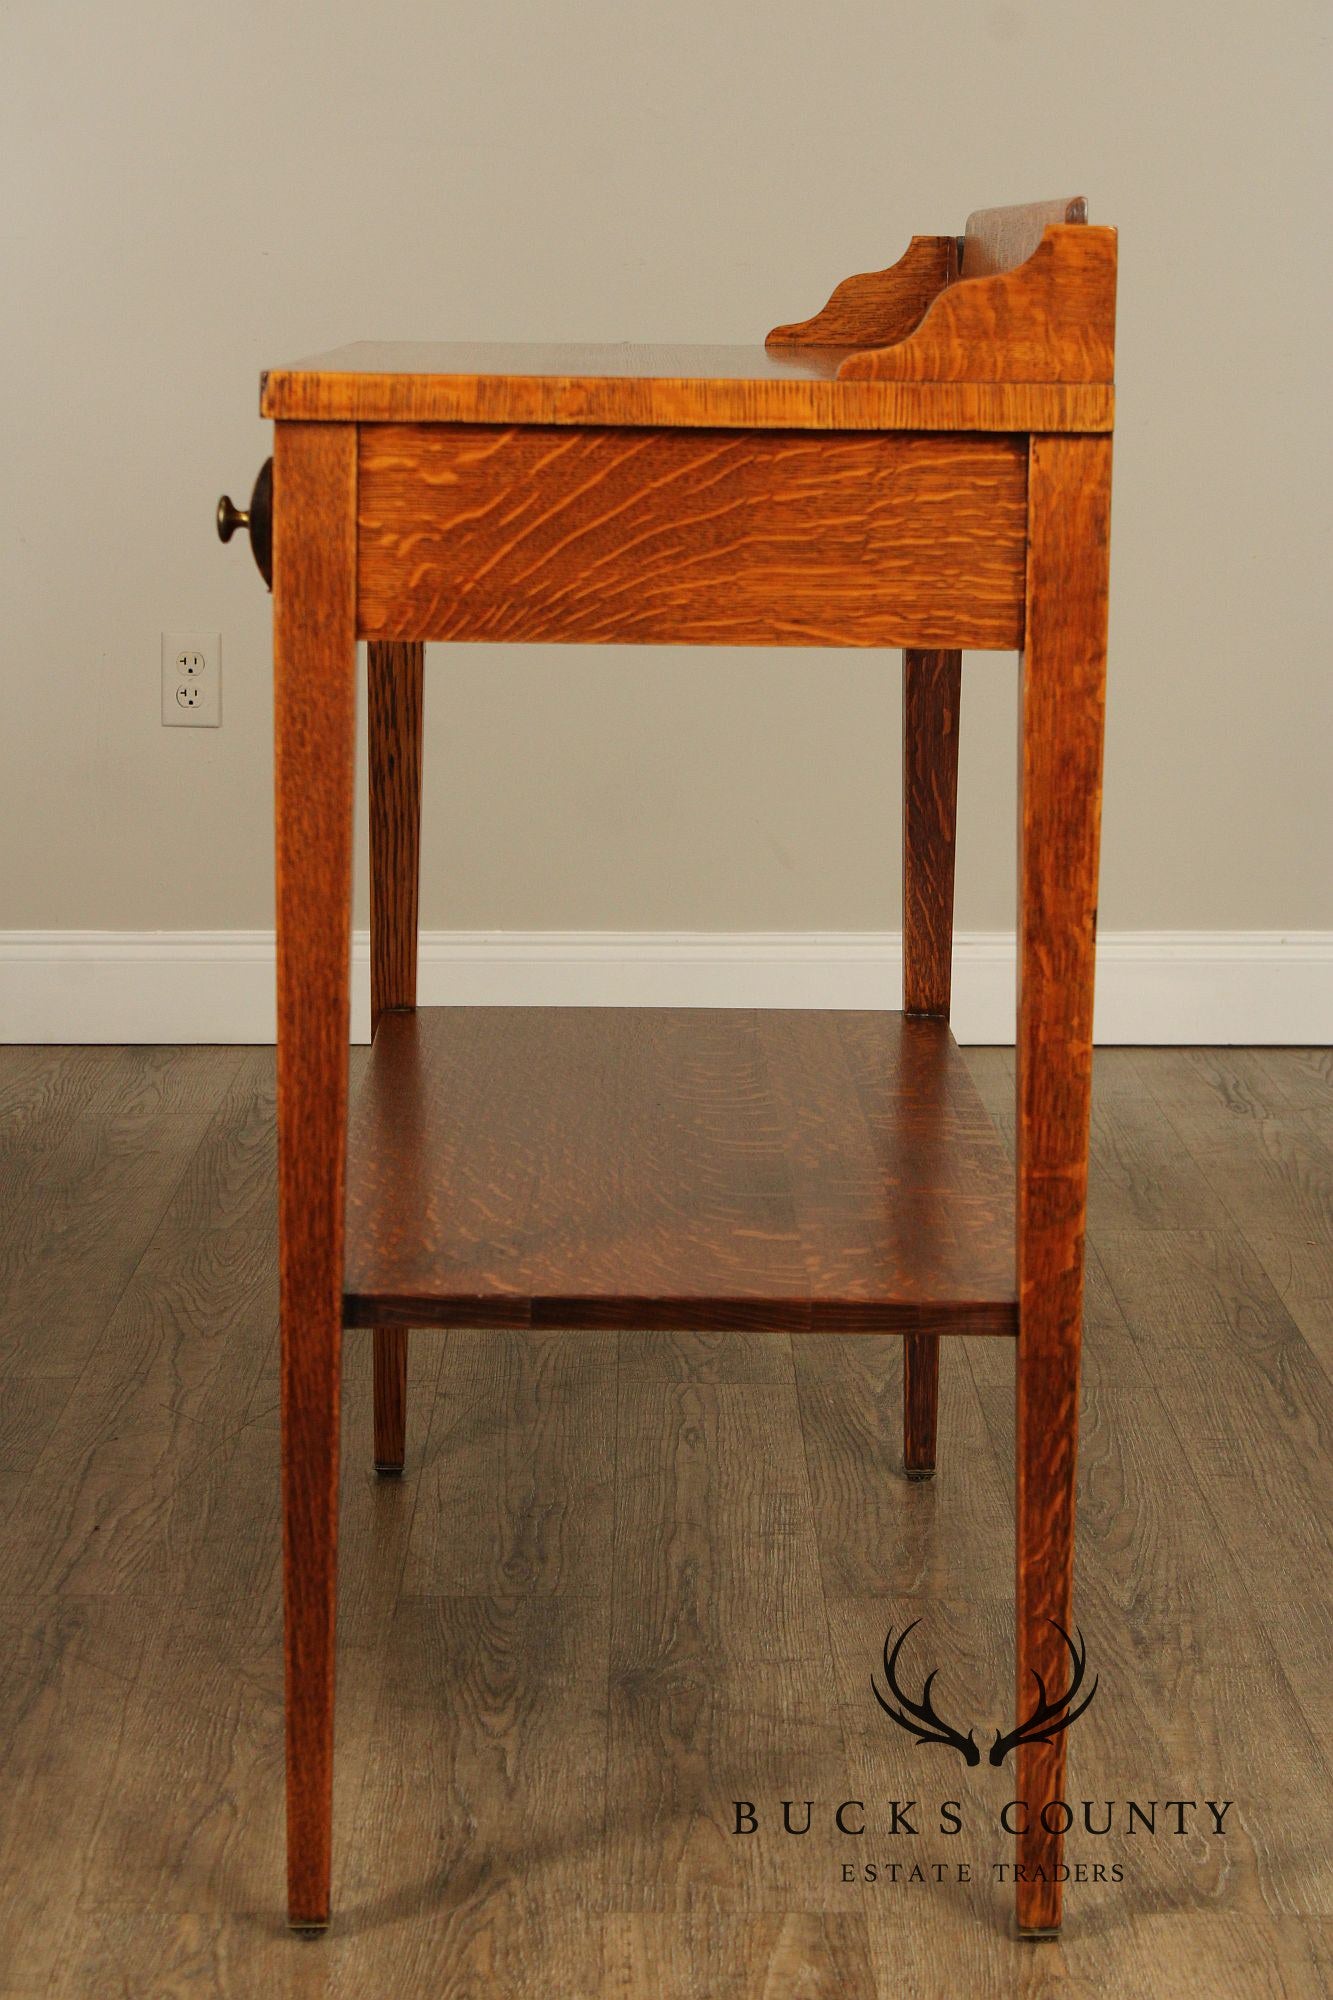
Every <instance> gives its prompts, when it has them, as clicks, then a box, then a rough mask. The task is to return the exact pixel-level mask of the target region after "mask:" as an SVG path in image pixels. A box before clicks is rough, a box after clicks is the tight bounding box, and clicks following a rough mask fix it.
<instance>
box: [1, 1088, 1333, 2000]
mask: <svg viewBox="0 0 1333 2000" xmlns="http://www.w3.org/2000/svg"><path fill="white" fill-rule="evenodd" d="M353 1060H354V1062H356V1061H360V1060H362V1058H361V1057H360V1056H359V1055H354V1058H353ZM967 1061H968V1065H969V1067H970V1069H971V1071H972V1074H973V1076H974V1079H975V1080H976V1082H977V1085H978V1087H979V1089H980V1091H981V1093H982V1095H983V1097H984V1098H985V1100H986V1102H987V1103H988V1105H989V1106H990V1108H991V1111H992V1114H993V1115H994V1117H995V1119H996V1122H997V1124H998V1125H999V1126H1000V1128H1001V1131H1002V1132H1003V1133H1004V1134H1005V1136H1006V1138H1007V1137H1008V1134H1009V1130H1010V1125H1011V1119H1010V1107H1011V1100H1012V1092H1013V1068H1012V1055H1011V1053H1010V1052H1008V1051H1003V1050H970V1051H968V1053H967ZM272 1100H273V1088H272V1054H271V1051H267V1050H248V1049H231V1048H226V1049H223V1048H219V1049H206V1048H191V1049H160V1048H66V1049H61V1048H28V1049H25V1048H9V1049H4V1050H0V1188H2V1189H3V1195H2V1199H3V1226H2V1229H0V1994H3V1995H4V1996H10V1995H13V1996H27V1995H38V1994H41V1995H49V1996H52V2000H75V1996H79V2000H82V1996H89V2000H94V1997H95V2000H101V1997H102V1996H107V1995H125V1996H133V2000H139V1996H156V1995H163V1996H167V1995H170V1996H179V1997H180V2000H185V1996H191V2000H192V1997H193V1996H196V1995H198V1996H206V1995H225V1996H232V1995H235V1996H239V1997H240V2000H250V1996H265V2000H267V1996H280V1995H292V1996H307V1995H309V1996H316V1995H319V1996H323V1995H328V1996H331V2000H332V1996H340V1995H348V1996H350V1995H357V1996H371V1997H372V2000H374V1997H375V1996H386V2000H387V1996H392V2000H415V1996H418V1995H420V1996H423V1997H424V1996H429V2000H446V1996H451V1997H453V1996H456V2000H462V1997H463V1996H468V2000H473V1996H475V2000H481V1996H500V2000H522V1996H528V1995H534V1996H535V1995H540V1996H541V2000H630V1996H634V2000H640V1996H646V1997H647V2000H658V1996H661V2000H675V1996H691V1997H692V2000H693V1997H694V1996H697V2000H761V1996H762V2000H817V1997H818V2000H823V1996H830V2000H832V1996H837V2000H890V1996H893V1997H894V2000H909V1996H920V1997H921V2000H937V1996H938V2000H954V1996H960V2000H973V1997H974V1996H977V1997H979V2000H985V1996H989V1995H1010V1994H1021V1995H1032V1996H1037V1995H1048V1994H1049V1995H1053V1996H1054V1995H1058V1996H1061V2000H1083V1996H1096V2000H1144V1996H1148V1997H1149V2000H1153V1996H1158V1995H1160V1996H1163V2000H1176V1996H1182V1995H1196V1994H1197V1995H1201V1996H1205V1995H1206V1996H1209V2000H1231V1996H1234V2000H1252V1996H1288V2000H1298V1996H1299V2000H1304V1996H1307V1995H1316V1994H1320V1993H1324V1992H1326V1991H1327V1985H1326V1981H1327V1978H1328V1963H1329V1956H1330V1952H1333V1942H1331V1939H1333V1929H1331V1928H1330V1922H1329V1919H1330V1915H1331V1914H1333V1888H1331V1886H1330V1879H1329V1878H1330V1863H1331V1862H1333V1785H1331V1783H1330V1772H1329V1744H1330V1728H1329V1722H1330V1714H1329V1711H1330V1707H1331V1706H1333V1677H1331V1676H1330V1673H1329V1666H1328V1662H1329V1659H1330V1657H1333V1645H1331V1643H1330V1631H1329V1622H1330V1620H1329V1609H1330V1589H1329V1578H1330V1567H1329V1558H1328V1547H1327V1544H1328V1533H1329V1521H1330V1506H1329V1500H1330V1491H1329V1488H1330V1468H1331V1467H1333V1451H1331V1450H1330V1445H1331V1443H1333V1424H1331V1422H1330V1412H1331V1410H1333V1394H1331V1391H1330V1371H1333V1057H1331V1056H1330V1054H1329V1053H1328V1052H1326V1051H1317V1050H1295V1049H1283V1050H1272V1049H1253V1050H1246V1049H1222V1050H1210V1049H1194V1050H1184V1049H1174V1050H1142V1049H1139V1050H1128V1049H1125V1050H1118V1049H1112V1050H1103V1051H1099V1052H1098V1055H1097V1059H1096V1088H1095V1115H1094V1131H1093V1177H1092V1195H1091V1209H1090V1226H1089V1255H1088V1300H1087V1316H1086V1332H1085V1348H1084V1356H1085V1360H1084V1396H1083V1413H1082V1432H1081V1446H1080V1516H1079V1556H1078V1577H1077V1604H1078V1619H1079V1623H1080V1625H1081V1627H1082V1630H1083V1633H1084V1635H1085V1638H1086V1641H1087V1646H1088V1656H1089V1670H1090V1672H1091V1671H1093V1670H1095V1671H1096V1672H1097V1674H1098V1675H1099V1676H1100V1685H1099V1688H1098V1692H1097V1696H1096V1699H1095V1701H1094V1702H1093V1704H1092V1706H1091V1708H1090V1709H1089V1711H1088V1713H1087V1714H1086V1715H1085V1716H1084V1717H1083V1719H1082V1720H1081V1721H1079V1722H1078V1724H1077V1725H1076V1726H1075V1728H1074V1730H1073V1732H1072V1733H1071V1738H1070V1773H1069V1786H1068V1797H1069V1799H1070V1800H1071V1801H1072V1802H1073V1803H1074V1806H1075V1809H1076V1811H1078V1812H1080V1813H1081V1809H1082V1808H1081V1802H1082V1801H1083V1800H1084V1799H1088V1800H1091V1801H1093V1802H1095V1805H1094V1819H1095V1820H1098V1821H1099V1820H1100V1816H1101V1815H1102V1814H1103V1813H1104V1810H1105V1805H1104V1802H1105V1801H1108V1800H1110V1801H1112V1802H1113V1820H1114V1824H1113V1830H1112V1831H1111V1832H1110V1833H1107V1834H1091V1833H1085V1832H1082V1831H1078V1830H1076V1831H1075V1832H1074V1833H1072V1834H1071V1835H1070V1837H1069V1840H1068V1842H1067V1852H1068V1859H1069V1860H1070V1862H1071V1864H1073V1863H1079V1864H1085V1865H1086V1869H1087V1876H1088V1879H1087V1880H1085V1881H1082V1882H1075V1883H1073V1884H1071V1885H1070V1887H1069V1888H1068V1890H1067V1892H1066V1919H1065V1930H1064V1933H1063V1935H1062V1937H1061V1939H1060V1940H1059V1941H1058V1942H1056V1943H1051V1944H1045V1945H1032V1944H1027V1943H1021V1942H1019V1941H1017V1940H1016V1939H1015V1938H1014V1937H1013V1935H1012V1932H1011V1910H1012V1898H1013V1890H1012V1885H1011V1884H1010V1883H1007V1882H1004V1881H1001V1880H998V1879H997V1878H996V1864H1000V1863H1011V1862H1012V1858H1013V1843H1012V1842H1011V1841H1010V1840H1009V1839H1007V1838H1006V1837H1005V1836H1004V1835H1003V1834H1001V1833H1000V1832H999V1831H998V1829H997V1826H996V1818H997V1815H998V1813H999V1811H1000V1809H1001V1807H1002V1806H1003V1805H1004V1804H1005V1803H1006V1801H1007V1800H1008V1799H1009V1798H1010V1797H1011V1796H1012V1766H1005V1767H1004V1768H1003V1769H1001V1770H994V1769H992V1768H990V1767H989V1765H988V1764H986V1762H985V1761H984V1760H983V1763H982V1764H981V1765H980V1766H979V1767H977V1768H976V1769H969V1768H967V1767H965V1766H964V1765H963V1764H962V1762H961V1760H960V1759H958V1758H957V1757H956V1756H954V1755H953V1754H952V1752H949V1751H947V1750H944V1749H941V1748H931V1747H918V1746H917V1745H915V1744H914V1743H913V1742H912V1741H911V1739H910V1738H908V1737H907V1736H906V1735H905V1734H903V1733H902V1732H901V1731H900V1730H898V1729H896V1728H895V1727H894V1726H893V1725H892V1724H891V1723H890V1722H889V1721H888V1719H887V1718H886V1717H885V1716H884V1715H883V1713H882V1711H881V1710H880V1709H879V1707H878V1706H877V1704H876V1703H875V1701H874V1699H873V1697H872V1695H871V1692H870V1678H871V1674H872V1671H873V1670H874V1669H875V1668H876V1666H877V1664H878V1661H879V1657H880V1652H881V1649H882V1647H883V1643H884V1637H885V1633H886V1631H887V1630H888V1629H889V1628H890V1627H892V1628H894V1629H895V1630H901V1629H902V1626H903V1625H904V1624H905V1623H906V1622H907V1621H908V1620H910V1619H913V1618H920V1620H921V1621H922V1622H921V1625H920V1626H919V1627H918V1629H917V1631H916V1633H915V1634H914V1635H913V1639H912V1641H911V1643H910V1649H909V1651H908V1653H907V1655H906V1659H908V1660H911V1661H912V1662H913V1666H912V1668H911V1672H912V1673H914V1674H915V1677H916V1681H917V1685H918V1686H919V1684H920V1680H921V1679H922V1678H923V1677H924V1673H925V1671H926V1670H927V1669H928V1668H929V1667H931V1666H937V1667H938V1668H939V1669H940V1672H939V1678H938V1681H937V1683H936V1687H935V1698H936V1701H937V1703H938V1704H939V1706H940V1707H941V1709H942V1710H943V1711H944V1712H945V1713H946V1714H948V1716H949V1717H950V1719H951V1720H955V1721H957V1722H958V1723H959V1724H960V1725H961V1726H962V1727H964V1728H966V1727H967V1726H969V1725H972V1724H976V1725H977V1726H978V1737H979V1740H980V1741H982V1743H983V1745H985V1744H988V1742H989V1730H990V1728H991V1727H992V1726H994V1725H995V1724H997V1723H1003V1724H1004V1725H1005V1726H1008V1723H1009V1721H1010V1720H1011V1714H1012V1701H1013V1696H1012V1687H1011V1682H1012V1632H1011V1621H1012V1579H1011V1569H1012V1541H1013V1504H1012V1491H1013V1479H1012V1400H1013V1399H1012V1377H1013V1350H1012V1346H1011V1344H1010V1343H1008V1342H1006V1341H1002V1340H957V1341H946V1343H945V1347H944V1356H943V1365H942V1408H941V1437H940V1471H939V1475H938V1477H937V1478H936V1479H935V1480H934V1481H933V1482H931V1483H929V1484H921V1485H915V1484H909V1483H908V1482H907V1481H905V1480H904V1479H903V1477H902V1473H901V1413H900V1399H901V1379H900V1369H901V1351H900V1345H899V1343H898V1342H897V1341H896V1340H893V1339H881V1338H870V1337H866V1336H855V1337H831V1336H799V1335H798V1336H793V1337H791V1338H789V1337H788V1336H787V1335H785V1334H775V1333H734V1334H728V1333H709V1334H650V1333H644V1332H636V1331H632V1330H631V1331H626V1332H624V1333H611V1332H598V1333H595V1334H578V1333H551V1332H545V1333H526V1334H519V1333H511V1332H473V1331H468V1330H461V1331H451V1332H447V1333H422V1334H414V1335H413V1337H412V1343H411V1379H410V1391H409V1411H408V1424H409V1433H408V1466H407V1474H406V1476H405V1478H403V1479H402V1480H400V1481H377V1480H376V1478H375V1477H374V1474H373V1472H372V1469H371V1432H370V1383H371V1374H370V1336H369V1335H368V1334H363V1333H349V1334H348V1336H347V1340H346V1364H345V1384H346V1389H345V1410H344V1474H343V1497H342V1546H341V1571H340V1573H341V1603H340V1624H339V1689H338V1755H337V1773H336V1803H335V1814H336V1826H335V1915H334V1922H333V1926H332V1928H331V1930H330V1931H329V1932H328V1933H327V1935H325V1936H324V1937H323V1938H322V1939H318V1940H307V1939H299V1938H294V1937H292V1936H291V1935H289V1934H288V1932H287V1930H286V1928H285V1924H284V1921H283V1901H282V1899H283V1863H282V1727H281V1705H280V1702H281V1685H282V1655H281V1626H280V1609H281V1602H280V1543H279V1516H278V1477H277V1468H278V1388H277V1374H276V1359H277V1352H276V1255H275V1243H274V1160H273V1101H272ZM738 1799H739V1800H745V1801H748V1802H750V1804H751V1805H752V1807H753V1809H754V1813H755V1816H756V1820H757V1825H756V1830H755V1831H754V1832H753V1833H745V1834H739V1835H738V1834H737V1833H735V1832H734V1831H733V1828H734V1824H735V1808H734V1801H736V1800H738ZM850 1799H856V1800H860V1801H863V1806H862V1807H858V1808H853V1809H851V1810H849V1812H848V1813H847V1814H846V1815H845V1818H846V1820H847V1822H848V1823H849V1824H850V1825H856V1824H857V1823H858V1822H860V1821H861V1820H864V1823H865V1826H866V1832H865V1833H864V1834H862V1835H848V1834H840V1833H839V1832H838V1831H837V1829H836V1827H835V1825H834V1822H833V1813H834V1809H835V1808H836V1807H837V1806H838V1804H839V1803H840V1802H842V1801H844V1800H850ZM783 1800H791V1801H793V1802H794V1803H793V1806H792V1808H791V1819H792V1823H793V1824H794V1825H795V1826H797V1827H799V1826H801V1825H802V1824H803V1822H804V1819H805V1813H806V1806H805V1802H806V1801H807V1800H810V1801H813V1806H812V1808H811V1824H810V1830H809V1831H808V1832H806V1833H787V1832H785V1831H784V1830H783V1824H782V1821H783V1805H782V1801H783ZM895 1800H896V1801H898V1802H899V1805H900V1807H903V1806H904V1802H906V1801H909V1800H913V1801H916V1805H915V1806H914V1807H912V1808H908V1809H906V1817H907V1820H908V1821H909V1822H910V1823H911V1824H914V1825H915V1826H916V1828H917V1831H916V1833H915V1834H909V1833H907V1831H906V1830H905V1827H903V1826H900V1827H899V1830H898V1831H897V1833H894V1831H893V1829H892V1803H893V1802H894V1801H895ZM1130 1800H1134V1801H1137V1802H1138V1803H1139V1804H1140V1805H1141V1806H1147V1805H1148V1804H1149V1803H1150V1802H1151V1801H1154V1800H1155V1801H1157V1802H1158V1806H1157V1813H1156V1821H1157V1831H1156V1833H1155V1834H1154V1835H1148V1834H1146V1833H1145V1831H1144V1829H1143V1826H1142V1823H1141V1821H1140V1822H1139V1823H1138V1828H1137V1831H1127V1830H1126V1825H1125V1821H1126V1816H1127V1802H1128V1801H1130ZM1168 1800H1197V1801H1199V1802H1201V1803H1200V1804H1199V1806H1198V1807H1197V1808H1196V1809H1194V1810H1189V1811H1181V1812H1180V1813H1178V1812H1177V1810H1176V1809H1175V1808H1174V1807H1172V1808H1169V1809H1168V1808H1166V1807H1165V1805H1164V1802H1165V1801H1168ZM1207 1800H1211V1801H1214V1802H1221V1801H1225V1800H1230V1801H1232V1802H1233V1803H1232V1804H1231V1806H1230V1807H1229V1809H1228V1811H1227V1813H1226V1815H1225V1819H1224V1825H1225V1833H1224V1834H1223V1835H1220V1836H1219V1835H1216V1834H1213V1833H1211V1832H1210V1831H1209V1817H1208V1814H1207V1811H1206V1808H1205V1806H1204V1805H1203V1803H1202V1802H1204V1801H1207ZM946 1801H951V1802H953V1803H954V1805H955V1806H956V1809H957V1815H958V1817H959V1818H960V1819H961V1821H962V1829H961V1831H959V1832H957V1833H953V1832H947V1831H942V1830H941V1818H942V1815H941V1813H940V1810H939V1808H940V1806H941V1804H942V1803H943V1802H946ZM1178 1819H1179V1820H1180V1821H1181V1822H1182V1823H1183V1825H1184V1831H1183V1832H1180V1833H1177V1832H1176V1831H1175V1830H1174V1827H1175V1824H1176V1822H1177V1820H1178ZM894 1864H897V1874H898V1879H897V1880H896V1881H895V1880H893V1879H892V1875H893V1870H894ZM914 1864H915V1866H916V1869H917V1871H918V1874H919V1877H920V1879H916V1878H915V1877H914V1876H913V1865H914ZM960 1864H962V1865H963V1867H964V1868H965V1869H966V1872H967V1873H968V1874H969V1876H970V1879H969V1880H966V1881H960V1880H959V1879H958V1877H959V1873H960ZM1094 1864H1098V1865H1100V1867H1101V1870H1102V1877H1101V1879H1094V1875H1093V1868H1094ZM872 1867H873V1868H874V1869H875V1871H876V1879H875V1880H874V1881H873V1882H872V1881H868V1880H866V1879H865V1875H866V1871H867V1870H868V1869H869V1868H872ZM1115 1870H1118V1871H1119V1874H1120V1877H1121V1879H1120V1880H1118V1881H1116V1880H1113V1879H1110V1878H1111V1876H1112V1874H1113V1872H1114V1871H1115Z"/></svg>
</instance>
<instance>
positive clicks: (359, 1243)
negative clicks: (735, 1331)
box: [345, 1007, 1014, 1334]
mask: <svg viewBox="0 0 1333 2000" xmlns="http://www.w3.org/2000/svg"><path fill="white" fill-rule="evenodd" d="M349 1158H350V1162H351V1166H350V1186H349V1197H348V1228H349V1238H348V1250H347V1299H346V1308H345V1310H346V1318H347V1323H348V1324H349V1325H384V1324H386V1323H389V1322H391V1321H392V1322H397V1323H399V1324H406V1325H412V1326H427V1325H434V1326H460V1325H461V1326H476V1325H492V1326H528V1325H534V1326H536V1325H543V1326H585V1327H595V1326H652V1327H659V1328H679V1329H687V1330H688V1329H707V1328H725V1327H736V1326H754V1327H757V1328H770V1329H771V1328H789V1327H806V1328H821V1329H824V1330H827V1331H834V1330H841V1331H845V1332H856V1331H858V1330H863V1331H884V1330H897V1331H902V1330H905V1329H909V1328H929V1329H937V1328H939V1327H940V1326H941V1325H946V1324H947V1325H948V1326H949V1327H950V1328H951V1329H952V1330H956V1331H959V1332H974V1333H1001V1334H1008V1333H1011V1332H1012V1331H1013V1327H1014V1309H1013V1292H1012V1284H1013V1280H1012V1257H1011V1251H1010V1228H1011V1224H1010V1213H1011V1209H1010V1200H1009V1194H1008V1186H1007V1183H1008V1174H1007V1171H1005V1170H1003V1168H1002V1165H1001V1162H1002V1155H1001V1153H1000V1150H999V1145H998V1141H997V1140H996V1139H995V1137H994V1135H993V1133H992V1131H991V1129H990V1125H989V1121H988V1119H987V1118H986V1116H985V1114H984V1112H983V1111H982V1109H981V1106H980V1104H979V1103H978V1102H977V1100H976V1098H975V1095H974V1093H973V1091H972V1088H971V1085H970V1084H969V1082H968V1080H967V1073H966V1069H965V1066H964V1065H963V1062H962V1060H961V1058H960V1057H959V1055H958V1053H957V1051H956V1049H955V1048H954V1045H953V1042H952V1038H951V1037H950V1034H949V1031H948V1028H947V1026H946V1025H945V1024H944V1023H943V1022H941V1021H927V1020H921V1021H912V1020H907V1019H905V1018H904V1017H902V1016H900V1015H897V1014H857V1013H829V1014H802V1013H786V1012H781V1011H777V1012H774V1011H770V1010H767V1009H764V1010H760V1011H754V1010H751V1009H748V1008H735V1009H732V1008H728V1009H723V1010H715V1009H709V1008H683V1009H660V1008H633V1009H618V1008H597V1007H594V1008H581V1007H558V1008H528V1007H501V1008H469V1007H443V1008H430V1009H427V1010H425V1011H419V1012H417V1013H415V1014H406V1013H404V1014H388V1015H386V1016H385V1017H384V1019H383V1020H382V1021H381V1023H380V1030H379V1034H378V1035H377V1037H376V1041H375V1046H374V1048H373V1050H372V1052H371V1057H370V1062H369V1065H368V1067H367V1070H366V1075H365V1079H364V1082H363V1083H362V1086H361V1089H360V1092H359V1093H358V1096H357V1100H356V1104H355V1107H354V1112H353V1119H352V1130H351V1138H350V1141H349Z"/></svg>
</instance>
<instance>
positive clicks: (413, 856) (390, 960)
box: [366, 642, 426, 1474]
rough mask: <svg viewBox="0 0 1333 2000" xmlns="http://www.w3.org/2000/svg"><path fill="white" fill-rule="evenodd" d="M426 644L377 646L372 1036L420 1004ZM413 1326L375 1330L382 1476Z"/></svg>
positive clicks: (371, 732) (395, 1442) (372, 741)
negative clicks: (397, 1013)
mask: <svg viewBox="0 0 1333 2000" xmlns="http://www.w3.org/2000/svg"><path fill="white" fill-rule="evenodd" d="M425 651H426V649H425V647H424V646H420V645H417V644H415V643H407V644H392V643H385V642H372V644H371V645H370V647H369V648H368V654H369V661H368V670H367V683H368V692H367V705H366V733H367V737H368V740H369V752H370V1014H371V1033H372V1034H373V1033H374V1031H375V1029H376V1028H378V1026H379V1020H380V1015H381V1014H382V1013H384V1011H385V1010H386V1008H398V1007H409V1008H410V1007H415V1006H416V1004H417V899H418V889H419V883H420V875H421V727H422V696H423V692H424V688H423V681H424V666H425ZM407 1340H408V1334H407V1328H406V1327H401V1326H377V1327H376V1328H375V1470H376V1472H379V1473H387V1474H394V1473H400V1472H401V1471H402V1469H403V1460H404V1456H405V1451H406V1433H407Z"/></svg>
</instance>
